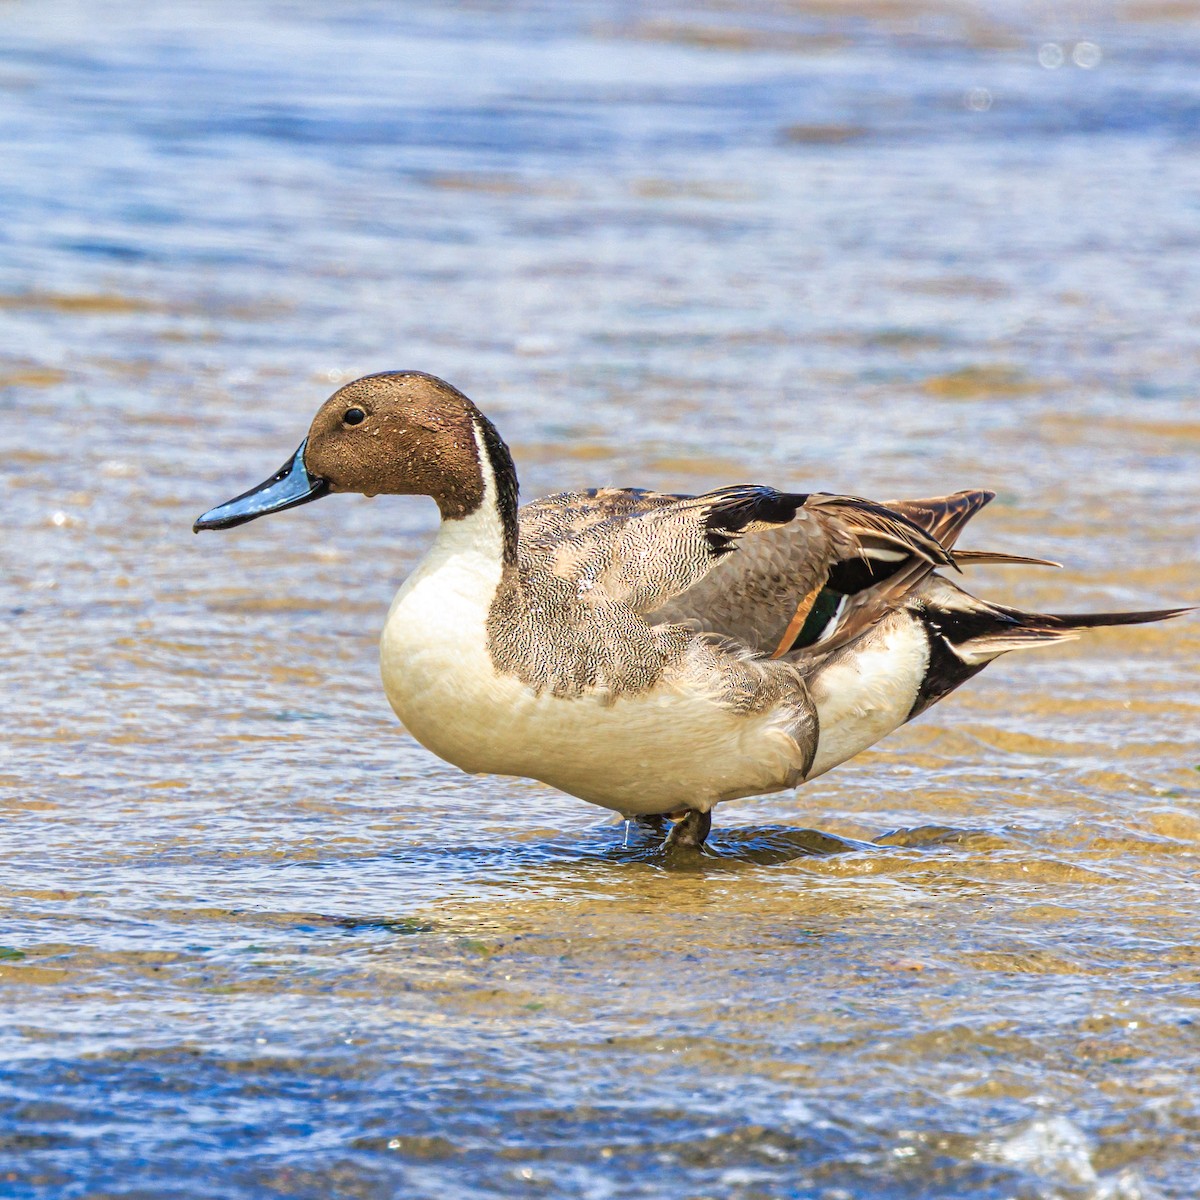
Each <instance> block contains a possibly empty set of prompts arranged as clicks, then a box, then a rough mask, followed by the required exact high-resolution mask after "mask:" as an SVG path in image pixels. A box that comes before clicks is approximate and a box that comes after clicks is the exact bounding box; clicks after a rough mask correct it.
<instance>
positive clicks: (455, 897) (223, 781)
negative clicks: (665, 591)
mask: <svg viewBox="0 0 1200 1200" xmlns="http://www.w3.org/2000/svg"><path fill="white" fill-rule="evenodd" d="M1198 20H1200V6H1197V5H1194V4H1190V3H1172V4H1149V3H1142V4H1134V5H1132V6H1117V5H1115V4H1110V3H1101V2H1099V0H1097V2H1094V3H1089V2H1087V0H1085V2H1084V3H1082V4H1072V5H1066V4H1061V5H1060V4H1055V3H1041V4H1020V5H1018V4H1009V5H1003V4H999V3H996V4H992V5H982V4H981V5H973V4H967V3H954V2H953V0H930V3H928V4H922V3H919V2H917V3H890V2H872V0H847V2H846V3H842V4H836V5H834V4H828V3H820V2H815V3H808V2H806V0H796V2H795V3H792V4H786V5H785V4H778V5H776V4H772V3H769V2H768V0H762V3H747V4H745V5H736V6H735V5H730V4H722V3H715V4H712V5H706V6H703V7H700V6H684V5H680V6H679V7H675V8H673V7H670V6H669V5H665V4H653V3H651V4H645V5H634V4H623V3H616V2H612V3H601V2H599V0H597V2H596V3H578V4H545V5H537V4H516V5H489V4H485V3H479V4H461V5H445V4H417V3H414V4H407V5H395V6H393V5H385V4H380V3H368V2H366V0H362V2H354V3H345V4H340V5H320V4H316V3H306V2H303V0H295V2H293V3H285V2H283V0H246V2H243V3H239V4H233V3H214V4H188V3H180V4H174V5H166V4H157V5H155V4H150V5H146V4H134V3H131V2H128V0H111V2H100V3H82V2H79V3H75V4H72V3H68V2H67V0H41V2H37V3H35V2H34V0H24V2H17V3H10V4H8V5H6V6H5V8H4V12H3V21H4V33H3V38H2V39H0V128H2V132H3V136H4V140H5V142H6V145H7V149H6V152H5V156H4V167H3V171H2V172H0V211H2V212H3V214H4V220H3V226H2V228H0V331H2V334H0V336H2V339H3V340H2V343H0V414H2V419H0V473H2V474H3V479H4V485H5V486H4V501H3V518H2V525H3V534H2V538H3V540H2V543H0V561H2V563H3V570H2V572H0V637H2V639H3V662H4V680H5V698H6V704H5V707H4V716H3V737H4V741H3V746H2V748H0V752H2V755H3V757H2V758H0V785H3V786H2V788H0V806H2V811H3V820H2V822H0V839H2V841H0V863H2V866H0V942H2V943H3V946H2V948H0V1014H2V1017H0V1064H2V1065H0V1194H3V1195H4V1196H5V1197H14V1198H18V1200H26V1198H34V1197H37V1198H39V1200H42V1198H46V1200H50V1198H53V1200H69V1198H75V1197H85V1196H86V1197H100V1196H106V1197H116V1196H120V1197H134V1196H139V1197H150V1196H153V1197H158V1196H171V1197H204V1198H209V1197H212V1198H218V1197H219V1198H222V1200H224V1198H230V1200H234V1198H236V1200H242V1198H247V1197H269V1196H278V1197H287V1198H289V1200H294V1198H309V1197H311V1198H313V1200H328V1198H331V1197H338V1198H342V1197H369V1198H375V1197H380V1198H383V1197H395V1196H404V1197H409V1196H412V1197H431V1198H432V1197H438V1198H441V1197H475V1196H525V1195H528V1196H551V1197H576V1196H579V1197H595V1198H597V1200H607V1198H609V1197H637V1196H645V1197H668V1196H669V1197H676V1196H678V1197H684V1196H688V1197H738V1198H745V1200H751V1198H755V1200H757V1198H765V1197H817V1198H821V1200H860V1198H869V1200H874V1198H876V1197H880V1198H897V1200H899V1198H911V1200H924V1198H927V1197H947V1198H949V1197H961V1196H964V1195H970V1196H980V1197H995V1198H997V1200H1000V1198H1002V1197H1003V1198H1008V1197H1018V1198H1022V1200H1028V1198H1032V1197H1063V1198H1069V1200H1134V1198H1142V1200H1149V1198H1153V1197H1180V1198H1183V1197H1192V1196H1194V1195H1196V1194H1197V1192H1198V1191H1200V1166H1198V1165H1197V1164H1198V1162H1200V1084H1198V1083H1197V1080H1198V1079H1200V950H1198V949H1197V945H1198V943H1200V888H1198V887H1197V880H1196V875H1197V866H1198V858H1197V850H1198V848H1200V810H1198V803H1197V802H1198V800H1200V748H1198V747H1197V738H1196V729H1197V717H1198V716H1200V687H1198V678H1200V675H1198V668H1197V663H1198V661H1200V622H1197V621H1195V620H1192V621H1190V622H1189V621H1181V622H1176V623H1174V624H1172V625H1170V626H1154V627H1148V628H1141V629H1131V630H1127V631H1111V632H1107V633H1103V634H1098V635H1096V636H1094V637H1093V638H1091V639H1089V640H1087V641H1085V642H1080V643H1077V644H1075V645H1072V646H1068V647H1065V648H1062V649H1058V650H1053V651H1048V652H1043V653H1042V654H1040V656H1039V655H1029V656H1026V657H1024V658H1021V659H1017V658H1011V659H1008V660H1005V661H1002V662H1000V663H998V664H996V665H995V666H993V667H992V668H991V669H990V670H989V671H988V672H987V673H986V674H985V675H984V676H983V677H981V678H980V679H979V680H977V681H975V682H974V683H972V684H971V685H969V686H968V687H967V688H965V689H964V690H963V691H962V692H961V693H959V694H957V695H956V696H954V697H953V698H951V699H950V700H948V701H947V702H945V703H943V704H942V705H940V706H938V707H937V708H935V709H934V710H933V711H932V712H931V713H929V714H928V715H927V716H925V717H923V718H922V719H921V720H920V721H919V722H918V723H916V724H915V725H913V726H910V727H908V728H906V729H905V730H903V731H901V732H900V733H899V734H898V735H896V736H894V737H892V738H891V739H890V740H888V741H887V742H885V743H884V744H883V745H882V746H880V747H878V748H877V749H876V750H874V751H873V752H871V753H869V754H866V755H864V756H863V757H862V758H861V759H860V760H858V761H857V762H856V763H854V764H852V765H850V766H847V767H844V768H842V769H840V770H839V771H837V772H835V773H834V774H832V775H830V776H826V777H825V778H823V779H821V780H820V781H819V782H818V783H816V784H814V785H813V786H811V787H808V788H805V789H803V790H802V791H801V792H799V793H798V794H796V795H794V796H792V795H783V796H775V797H771V798H769V799H765V800H761V801H746V802H741V803H739V804H736V805H728V806H725V807H723V808H722V809H721V810H720V811H719V813H718V817H717V834H716V837H715V839H714V847H715V850H716V851H717V856H716V857H713V858H710V859H697V858H695V857H691V858H688V857H685V858H682V859H678V860H666V859H663V858H662V857H661V855H659V854H658V853H656V852H655V851H654V849H653V847H651V846H649V845H648V844H645V843H641V842H638V841H637V840H636V839H635V840H634V841H633V842H632V843H631V844H630V845H629V846H625V845H623V840H622V833H623V831H622V829H621V828H620V827H619V826H616V825H612V824H609V823H608V820H607V817H606V816H605V815H604V814H602V813H601V812H600V811H599V810H596V809H591V808H589V807H587V806H586V805H584V804H582V803H580V802H578V801H574V800H571V799H569V798H566V797H562V796H559V795H557V794H555V793H553V792H550V791H549V790H547V789H545V788H542V787H540V786H538V785H535V784H531V783H527V782H521V781H509V780H496V779H470V778H466V777H464V776H462V775H460V774H459V773H458V772H457V771H455V770H454V769H453V768H451V767H449V766H447V765H445V764H442V763H440V762H438V761H436V760H434V759H433V758H432V757H431V756H430V755H428V754H427V753H425V752H424V751H423V750H421V749H420V748H419V747H417V746H416V745H415V744H414V743H413V742H412V741H411V740H409V739H408V738H407V736H406V735H405V734H404V732H403V731H402V730H401V729H399V728H398V727H397V726H396V725H395V724H394V722H393V720H392V718H391V716H390V714H389V712H388V710H387V706H386V703H385V701H384V699H383V697H382V693H381V690H380V686H379V682H378V676H377V667H376V662H375V642H376V637H377V631H378V628H379V626H380V624H381V621H382V618H383V615H384V612H385V610H386V606H387V603H388V601H389V598H390V596H391V593H392V592H393V590H394V589H395V587H396V585H397V583H398V582H399V580H400V579H401V578H402V577H403V575H404V574H405V572H406V571H407V570H408V569H409V568H410V566H411V565H412V563H413V562H414V561H415V560H416V558H417V557H418V556H419V555H420V553H421V551H422V547H423V546H424V545H425V544H427V542H428V539H429V535H430V532H431V530H432V528H433V523H434V512H433V508H432V506H431V505H430V504H429V503H428V502H422V501H416V500H402V499H394V498H393V499H381V500H377V501H374V502H370V501H367V500H365V499H361V498H357V497H355V498H346V497H339V498H335V499H332V500H328V501H326V502H324V503H322V504H320V505H316V506H313V507H310V508H305V509H303V510H302V511H299V512H295V513H288V514H286V515H283V516H280V517H275V518H272V519H271V520H270V521H264V522H260V523H257V524H255V525H253V526H250V527H248V528H246V529H240V530H237V531H235V532H233V533H230V534H227V535H222V536H208V537H204V538H193V537H192V535H191V533H190V532H189V526H190V522H191V520H192V518H193V517H194V516H195V515H196V514H197V513H198V512H200V511H201V510H203V509H204V508H207V507H209V506H210V505H212V504H213V503H216V502H218V501H220V500H223V499H225V498H227V497H228V496H230V495H232V494H234V493H235V492H238V491H241V490H243V489H244V488H245V487H247V486H249V485H250V484H252V483H255V482H257V481H258V480H260V479H262V478H264V477H265V476H266V475H267V474H269V473H270V472H271V471H272V470H273V469H274V468H275V467H276V466H277V465H278V464H279V463H280V462H281V461H283V459H284V458H285V457H286V456H287V455H288V454H289V453H290V452H291V451H292V450H293V449H294V448H295V446H296V444H297V443H298V441H299V439H300V437H301V436H302V434H303V432H304V430H305V429H306V427H307V423H308V420H309V417H310V415H311V413H312V411H313V410H314V409H315V407H316V406H317V404H318V403H319V402H320V401H321V400H322V399H323V398H324V397H325V396H326V395H327V394H328V393H329V392H330V391H331V390H332V389H333V388H334V386H335V385H336V384H337V383H338V382H339V381H343V380H346V379H349V378H352V377H353V376H355V375H357V374H360V373H365V372H367V371H372V370H381V369H386V368H393V367H416V368H421V369H425V370H430V371H433V372H436V373H438V374H441V375H444V376H446V377H447V378H449V379H451V380H452V381H453V382H455V383H456V384H458V385H459V386H460V387H462V388H464V389H465V390H466V391H467V392H468V394H470V395H471V396H472V397H474V398H475V399H476V400H477V401H478V402H479V403H480V405H481V406H482V407H483V408H484V409H485V411H487V412H488V413H489V414H490V415H491V416H493V417H494V418H495V420H496V421H497V423H498V425H499V426H500V428H501V430H502V431H503V432H504V433H505V435H506V436H507V437H508V439H509V440H510V442H511V443H512V445H513V448H514V451H515V454H516V457H517V461H518V465H519V468H520V470H521V472H522V479H523V484H524V488H525V494H526V496H532V495H536V494H539V493H542V492H545V491H548V490H551V489H557V488H562V487H567V486H573V485H578V484H585V485H586V484H603V483H622V484H624V483H634V484H647V485H652V486H661V487H671V488H688V489H701V488H705V487H711V486H715V485H717V484H719V483H729V482H735V481H760V482H765V483H774V484H778V485H783V486H788V487H794V488H798V489H799V488H805V489H807V488H824V489H829V490H832V489H837V490H848V491H852V492H855V493H859V494H867V495H874V496H880V497H886V496H890V495H918V496H919V495H926V494H930V493H937V492H941V491H946V490H950V489H953V488H958V487H964V486H970V485H990V486H993V487H995V488H996V489H997V491H998V492H999V498H998V499H997V501H996V502H995V503H994V504H993V506H992V507H991V508H990V509H988V510H987V512H986V513H985V514H984V515H983V516H982V517H980V518H979V519H978V530H977V531H976V532H974V533H973V536H971V537H969V538H968V544H971V545H974V546H983V547H987V548H991V549H1008V550H1012V551H1016V552H1020V553H1032V554H1048V555H1050V556H1052V557H1056V558H1060V559H1062V560H1064V561H1065V562H1066V563H1067V564H1068V566H1069V569H1068V570H1067V571H1065V572H1059V573H1054V572H1020V571H1016V570H1014V569H1003V570H991V571H989V572H988V573H987V574H986V575H984V573H983V572H982V571H981V572H980V573H979V574H978V576H977V577H975V583H976V585H977V586H978V588H979V589H980V590H983V591H984V592H985V594H989V595H993V596H995V597H997V598H1000V599H1006V598H1007V599H1009V600H1011V601H1013V602H1017V603H1024V604H1028V605H1031V606H1040V607H1045V608H1056V607H1057V608H1068V609H1069V608H1073V607H1074V608H1085V607H1089V606H1090V607H1097V608H1105V607H1121V606H1135V607H1148V606H1159V605H1168V604H1172V603H1178V602H1186V601H1187V600H1189V599H1190V600H1195V599H1196V598H1197V595H1198V594H1200V569H1198V563H1200V538H1198V533H1197V520H1196V513H1197V507H1198V502H1200V470H1198V469H1197V455H1198V451H1200V405H1198V404H1197V398H1196V383H1195V380H1196V376H1197V371H1198V368H1200V133H1198V131H1200V26H1198ZM1039 60H1040V61H1039ZM1080 63H1082V64H1084V65H1082V66H1080V65H1077V64H1080ZM1043 64H1045V65H1043ZM1056 64H1058V65H1056ZM817 831H819V832H817Z"/></svg>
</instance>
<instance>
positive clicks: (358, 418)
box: [342, 408, 367, 425]
mask: <svg viewBox="0 0 1200 1200" xmlns="http://www.w3.org/2000/svg"><path fill="white" fill-rule="evenodd" d="M366 419H367V414H366V413H365V412H363V410H362V409H361V408H348V409H346V415H345V416H344V417H342V424H343V425H361V424H362V423H363V422H364V421H365V420H366Z"/></svg>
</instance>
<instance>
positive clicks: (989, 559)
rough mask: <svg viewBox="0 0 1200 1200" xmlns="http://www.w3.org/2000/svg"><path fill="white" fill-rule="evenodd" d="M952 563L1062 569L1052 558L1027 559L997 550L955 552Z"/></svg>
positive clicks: (1023, 556) (1060, 564)
mask: <svg viewBox="0 0 1200 1200" xmlns="http://www.w3.org/2000/svg"><path fill="white" fill-rule="evenodd" d="M954 561H955V562H956V563H959V564H960V565H962V564H966V563H981V564H982V563H1020V564H1022V565H1024V566H1029V567H1060V568H1061V567H1062V563H1060V562H1055V561H1054V559H1052V558H1029V557H1028V556H1027V555H1024V554H1004V553H1002V552H1001V551H998V550H955V552H954Z"/></svg>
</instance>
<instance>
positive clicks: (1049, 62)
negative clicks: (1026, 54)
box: [1037, 42, 1066, 71]
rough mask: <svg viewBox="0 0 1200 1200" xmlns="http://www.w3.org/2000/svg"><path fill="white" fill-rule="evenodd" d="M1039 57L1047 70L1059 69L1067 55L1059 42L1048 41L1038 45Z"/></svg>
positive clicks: (1039, 60)
mask: <svg viewBox="0 0 1200 1200" xmlns="http://www.w3.org/2000/svg"><path fill="white" fill-rule="evenodd" d="M1037 58H1038V62H1039V63H1040V64H1041V65H1042V66H1043V67H1045V68H1046V70H1047V71H1057V70H1058V68H1059V67H1061V66H1062V65H1063V62H1064V61H1065V59H1066V55H1065V54H1064V53H1063V48H1062V47H1061V46H1060V45H1059V44H1058V43H1057V42H1046V43H1044V44H1043V45H1041V46H1039V47H1038V53H1037Z"/></svg>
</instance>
